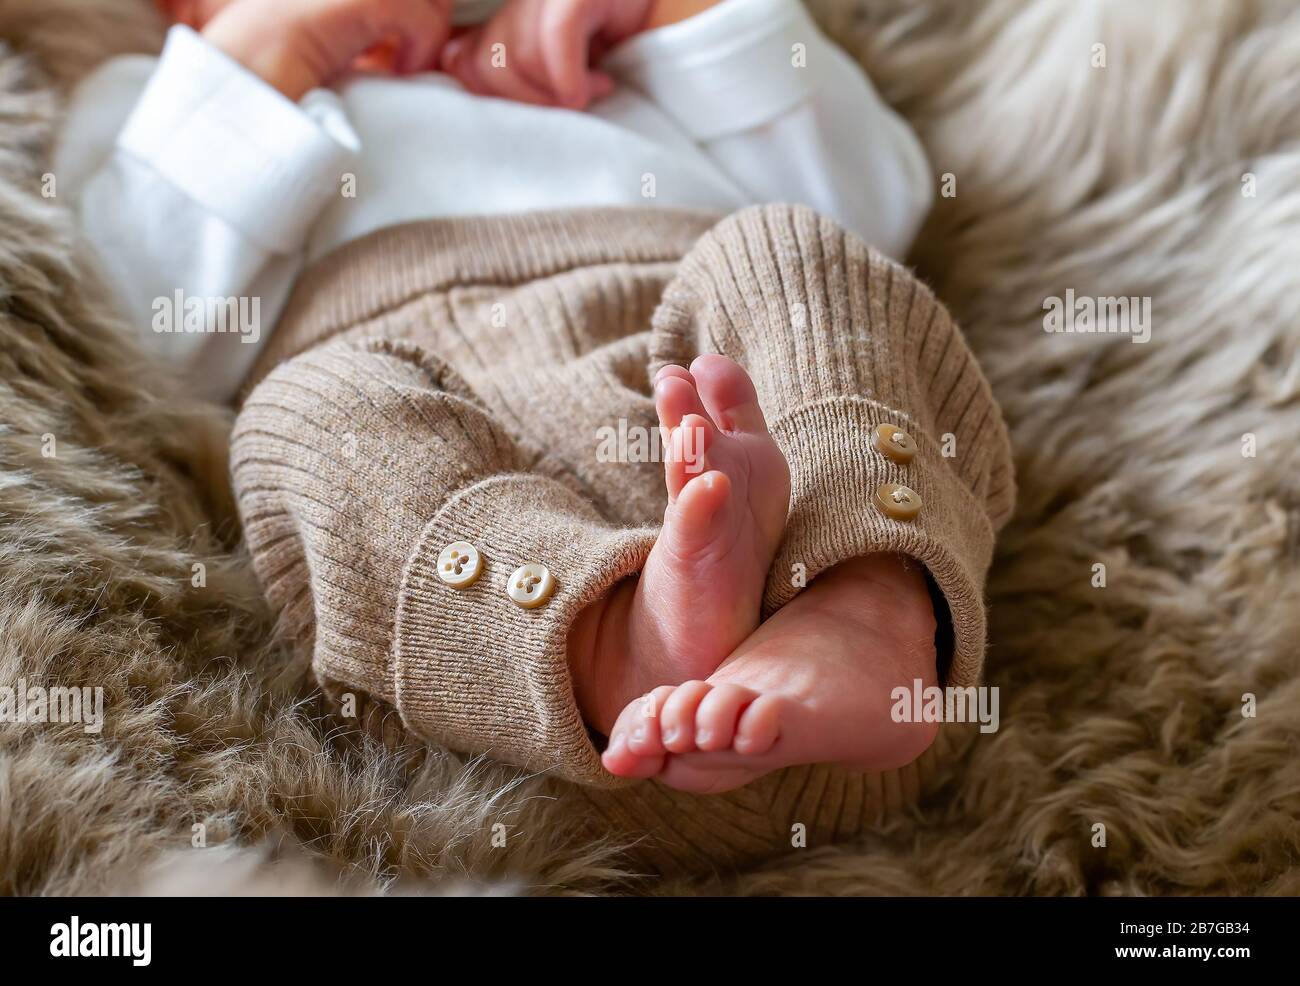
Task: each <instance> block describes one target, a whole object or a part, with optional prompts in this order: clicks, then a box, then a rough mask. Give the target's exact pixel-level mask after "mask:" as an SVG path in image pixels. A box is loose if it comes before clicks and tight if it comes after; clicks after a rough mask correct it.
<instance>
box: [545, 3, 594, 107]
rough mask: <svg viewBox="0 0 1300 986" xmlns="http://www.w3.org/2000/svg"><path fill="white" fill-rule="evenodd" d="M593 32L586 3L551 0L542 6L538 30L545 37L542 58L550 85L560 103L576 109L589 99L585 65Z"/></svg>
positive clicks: (588, 83) (588, 80)
mask: <svg viewBox="0 0 1300 986" xmlns="http://www.w3.org/2000/svg"><path fill="white" fill-rule="evenodd" d="M593 33H594V27H593V25H592V24H591V22H590V18H589V15H588V8H587V5H586V4H583V3H580V2H576V0H554V2H552V3H548V4H547V5H546V6H545V7H544V8H543V9H542V14H541V31H540V34H539V36H540V37H541V38H543V39H545V43H544V44H543V45H542V58H543V61H544V63H545V65H546V75H547V78H548V79H549V80H550V83H551V89H552V90H553V91H554V93H555V98H556V100H557V101H558V102H559V103H560V105H561V106H567V107H569V108H570V109H575V110H580V109H585V108H586V106H587V104H588V103H589V102H591V95H592V94H591V79H590V73H589V72H588V70H587V69H588V59H589V57H590V55H591V37H592V34H593Z"/></svg>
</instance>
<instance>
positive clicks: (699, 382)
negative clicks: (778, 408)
mask: <svg viewBox="0 0 1300 986" xmlns="http://www.w3.org/2000/svg"><path fill="white" fill-rule="evenodd" d="M691 377H692V378H693V379H694V381H695V388H696V391H697V393H698V395H699V397H700V399H701V400H702V401H703V402H704V406H705V408H707V409H708V413H709V416H710V417H712V418H713V420H714V422H715V423H716V424H717V426H718V427H719V428H721V429H722V430H723V431H727V432H736V431H748V432H757V433H759V434H766V433H767V420H766V419H765V418H764V417H763V409H762V408H761V407H760V406H759V403H758V390H757V389H756V388H755V387H754V381H753V380H751V379H750V378H749V374H748V373H746V372H745V369H744V367H742V366H741V365H740V364H739V363H737V362H736V361H735V360H731V359H727V357H725V356H717V355H715V354H713V353H706V354H705V355H703V356H697V357H696V358H695V361H694V362H693V363H692V364H691Z"/></svg>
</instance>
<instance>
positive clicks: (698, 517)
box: [662, 470, 731, 559]
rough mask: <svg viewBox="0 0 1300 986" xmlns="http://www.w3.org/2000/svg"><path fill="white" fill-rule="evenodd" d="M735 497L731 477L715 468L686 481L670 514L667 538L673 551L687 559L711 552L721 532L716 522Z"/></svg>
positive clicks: (666, 529)
mask: <svg viewBox="0 0 1300 986" xmlns="http://www.w3.org/2000/svg"><path fill="white" fill-rule="evenodd" d="M730 499H731V480H730V479H729V478H728V477H727V474H726V473H723V472H718V471H717V470H714V471H712V472H706V473H704V475H702V476H696V477H695V478H694V479H692V480H691V481H690V482H689V483H687V484H686V486H685V488H683V490H682V492H681V493H680V494H679V495H678V497H677V500H676V502H675V503H673V504H672V506H670V507H669V508H668V509H669V513H668V515H667V517H666V523H665V527H664V533H663V535H662V536H663V537H666V538H667V539H668V541H669V545H670V547H671V548H672V551H673V554H675V555H676V556H677V557H678V558H682V559H686V558H690V557H692V556H693V555H697V554H698V553H700V552H704V551H707V550H708V549H709V548H710V547H711V546H712V545H713V542H714V539H715V537H716V536H717V534H718V525H717V524H715V523H714V518H716V517H717V516H718V514H719V512H720V511H721V510H722V509H723V508H724V507H725V506H726V505H727V501H728V500H730Z"/></svg>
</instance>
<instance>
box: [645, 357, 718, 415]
mask: <svg viewBox="0 0 1300 986" xmlns="http://www.w3.org/2000/svg"><path fill="white" fill-rule="evenodd" d="M654 393H655V412H656V413H657V414H658V415H659V424H660V426H661V427H663V428H665V429H667V430H668V431H672V430H673V429H674V428H676V427H677V426H678V425H679V424H681V423H682V418H684V417H686V415H688V414H699V415H703V414H707V413H708V412H706V411H705V410H704V402H703V401H701V400H700V395H699V392H698V391H697V390H696V389H695V378H694V377H692V376H691V374H690V371H688V370H686V369H685V368H683V367H680V366H665V367H664V368H663V369H662V370H660V371H659V374H658V375H657V376H656V377H655V385H654Z"/></svg>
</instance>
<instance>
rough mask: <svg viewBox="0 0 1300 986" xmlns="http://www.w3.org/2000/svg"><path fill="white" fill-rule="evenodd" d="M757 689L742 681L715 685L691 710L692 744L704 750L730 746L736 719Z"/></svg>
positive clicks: (752, 699)
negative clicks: (692, 713)
mask: <svg viewBox="0 0 1300 986" xmlns="http://www.w3.org/2000/svg"><path fill="white" fill-rule="evenodd" d="M757 697H758V693H757V692H756V691H754V690H753V689H750V688H745V687H744V686H742V685H718V686H717V687H715V688H714V689H713V690H712V691H710V692H709V693H708V694H707V695H706V696H704V699H703V700H702V701H701V702H700V707H699V709H698V710H697V711H696V713H695V745H696V746H697V747H698V748H699V749H701V750H706V751H713V750H726V749H729V748H730V747H731V741H732V738H733V737H734V736H735V733H736V721H737V720H738V719H739V718H740V714H741V712H742V711H744V709H745V706H747V705H748V704H749V703H750V702H752V701H754V699H755V698H757Z"/></svg>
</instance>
